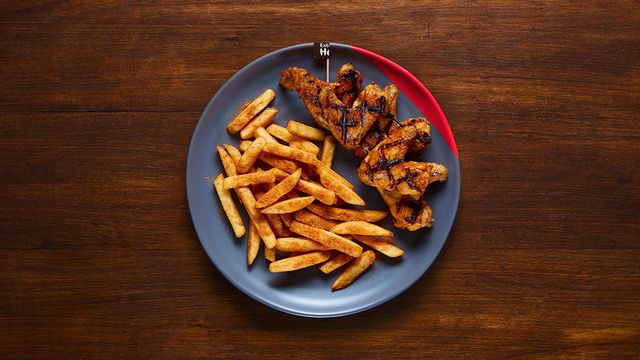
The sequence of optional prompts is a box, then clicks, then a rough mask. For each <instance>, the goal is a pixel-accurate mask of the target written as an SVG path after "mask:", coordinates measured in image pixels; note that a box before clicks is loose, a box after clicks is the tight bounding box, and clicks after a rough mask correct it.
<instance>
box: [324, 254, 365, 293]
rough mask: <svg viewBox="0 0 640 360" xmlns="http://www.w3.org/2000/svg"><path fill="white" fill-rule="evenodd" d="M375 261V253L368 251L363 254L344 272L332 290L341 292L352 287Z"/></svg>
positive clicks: (332, 286)
mask: <svg viewBox="0 0 640 360" xmlns="http://www.w3.org/2000/svg"><path fill="white" fill-rule="evenodd" d="M374 261H376V254H375V253H374V252H373V251H371V250H367V251H365V252H363V253H362V255H360V256H359V257H358V258H357V259H355V260H354V261H353V262H352V263H351V264H349V266H348V267H347V268H346V269H345V270H344V272H343V273H342V274H341V275H340V276H339V277H338V278H337V279H336V281H335V282H334V283H333V285H331V290H334V291H335V290H340V289H344V288H346V287H347V286H349V285H351V283H353V281H354V280H355V279H356V278H357V277H358V276H360V274H362V273H363V272H365V270H367V269H368V268H369V267H370V266H371V265H372V264H373V262H374Z"/></svg>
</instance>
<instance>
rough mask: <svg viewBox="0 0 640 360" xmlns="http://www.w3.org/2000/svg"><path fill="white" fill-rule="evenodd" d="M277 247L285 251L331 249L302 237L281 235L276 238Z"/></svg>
mask: <svg viewBox="0 0 640 360" xmlns="http://www.w3.org/2000/svg"><path fill="white" fill-rule="evenodd" d="M276 249H277V250H279V251H284V252H308V251H319V250H329V248H328V247H326V246H324V245H322V244H320V243H319V242H317V241H313V240H310V239H307V238H302V237H281V238H278V239H276Z"/></svg>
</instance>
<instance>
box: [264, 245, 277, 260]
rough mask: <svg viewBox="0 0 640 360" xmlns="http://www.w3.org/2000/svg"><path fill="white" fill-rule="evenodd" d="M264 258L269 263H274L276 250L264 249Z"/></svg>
mask: <svg viewBox="0 0 640 360" xmlns="http://www.w3.org/2000/svg"><path fill="white" fill-rule="evenodd" d="M264 258H265V259H267V260H268V261H271V262H273V261H276V248H273V249H267V248H264Z"/></svg>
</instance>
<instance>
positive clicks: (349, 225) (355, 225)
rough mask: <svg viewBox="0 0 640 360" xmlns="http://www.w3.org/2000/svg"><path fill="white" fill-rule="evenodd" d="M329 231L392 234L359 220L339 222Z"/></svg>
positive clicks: (349, 233)
mask: <svg viewBox="0 0 640 360" xmlns="http://www.w3.org/2000/svg"><path fill="white" fill-rule="evenodd" d="M331 232H332V233H335V234H341V235H371V236H393V233H392V232H391V231H390V230H387V229H385V228H383V227H381V226H378V225H374V224H371V223H368V222H366V221H360V220H357V221H346V222H343V223H340V224H338V225H336V226H334V227H333V228H331Z"/></svg>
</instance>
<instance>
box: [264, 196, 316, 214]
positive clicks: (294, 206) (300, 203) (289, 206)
mask: <svg viewBox="0 0 640 360" xmlns="http://www.w3.org/2000/svg"><path fill="white" fill-rule="evenodd" d="M313 200H315V198H314V197H313V196H302V197H295V198H291V199H287V200H283V201H280V202H277V203H275V204H273V205H271V206H269V207H268V208H266V209H263V210H262V211H261V212H262V213H263V214H287V213H292V212H296V211H298V210H300V209H304V208H306V207H307V206H309V204H311V203H312V202H313Z"/></svg>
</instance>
